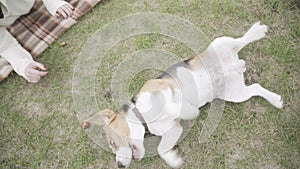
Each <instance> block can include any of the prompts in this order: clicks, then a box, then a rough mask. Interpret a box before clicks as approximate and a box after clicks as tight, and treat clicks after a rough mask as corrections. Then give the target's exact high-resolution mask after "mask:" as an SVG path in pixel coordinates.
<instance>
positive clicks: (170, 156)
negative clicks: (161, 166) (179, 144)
mask: <svg viewBox="0 0 300 169" xmlns="http://www.w3.org/2000/svg"><path fill="white" fill-rule="evenodd" d="M160 157H161V158H162V159H164V160H165V162H166V163H167V164H168V165H169V166H170V167H172V168H180V167H181V166H182V164H183V159H182V157H181V156H180V155H179V154H178V153H177V151H176V150H170V151H168V152H166V153H163V154H161V155H160Z"/></svg>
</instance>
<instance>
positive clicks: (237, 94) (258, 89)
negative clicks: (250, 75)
mask: <svg viewBox="0 0 300 169" xmlns="http://www.w3.org/2000/svg"><path fill="white" fill-rule="evenodd" d="M252 96H261V97H263V98H264V99H266V100H267V101H268V102H270V103H271V104H272V105H273V106H275V107H277V108H282V107H283V102H282V100H281V96H280V95H278V94H276V93H273V92H270V91H269V90H267V89H265V88H263V87H262V86H261V85H259V84H258V83H255V84H252V85H250V86H239V87H237V86H235V87H234V86H233V87H232V88H231V89H229V90H228V89H227V90H226V91H225V100H226V101H231V102H243V101H246V100H248V99H250V98H251V97H252Z"/></svg>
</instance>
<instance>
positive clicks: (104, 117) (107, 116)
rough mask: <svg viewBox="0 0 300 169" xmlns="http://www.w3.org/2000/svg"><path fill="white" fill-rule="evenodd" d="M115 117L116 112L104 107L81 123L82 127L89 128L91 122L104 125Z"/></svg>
mask: <svg viewBox="0 0 300 169" xmlns="http://www.w3.org/2000/svg"><path fill="white" fill-rule="evenodd" d="M115 118H116V113H115V112H113V111H112V110H109V109H105V110H102V111H100V112H99V113H97V114H95V115H94V116H92V117H91V118H89V119H87V120H85V121H84V122H83V124H82V128H84V129H86V128H89V127H90V125H91V124H94V125H99V126H104V125H105V124H109V123H110V122H111V121H112V120H114V119H115Z"/></svg>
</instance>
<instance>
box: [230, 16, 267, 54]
mask: <svg viewBox="0 0 300 169" xmlns="http://www.w3.org/2000/svg"><path fill="white" fill-rule="evenodd" d="M267 32H268V27H267V26H266V25H261V24H260V21H259V22H256V23H255V24H253V25H252V27H251V28H250V29H249V30H248V31H247V32H246V33H245V34H244V36H242V37H241V38H237V39H234V40H235V41H236V43H235V47H234V49H235V51H237V52H239V51H240V50H241V49H242V48H243V47H244V46H246V45H247V44H249V43H251V42H253V41H257V40H259V39H261V38H264V37H265V36H266V33H267Z"/></svg>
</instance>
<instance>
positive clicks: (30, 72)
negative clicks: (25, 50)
mask: <svg viewBox="0 0 300 169" xmlns="http://www.w3.org/2000/svg"><path fill="white" fill-rule="evenodd" d="M38 69H41V70H44V71H45V70H46V68H45V66H44V65H43V64H41V63H38V62H33V63H31V64H29V65H28V66H27V68H26V70H25V75H26V78H27V81H29V82H31V83H37V82H38V81H39V80H40V79H41V77H42V76H46V75H48V72H44V71H39V70H38Z"/></svg>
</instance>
